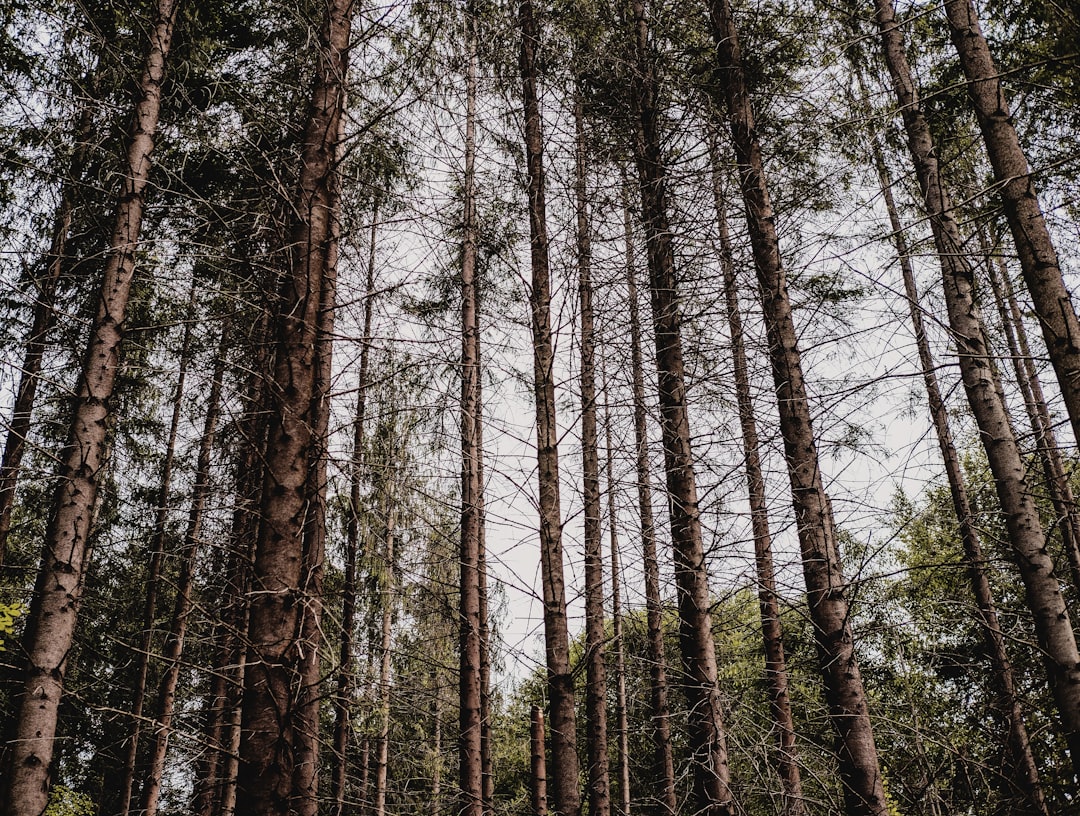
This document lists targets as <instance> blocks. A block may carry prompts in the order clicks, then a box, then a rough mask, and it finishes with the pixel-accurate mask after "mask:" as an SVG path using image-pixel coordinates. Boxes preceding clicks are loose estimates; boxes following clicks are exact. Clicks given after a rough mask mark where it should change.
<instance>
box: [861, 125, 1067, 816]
mask: <svg viewBox="0 0 1080 816" xmlns="http://www.w3.org/2000/svg"><path fill="white" fill-rule="evenodd" d="M873 147H874V162H875V165H876V166H877V172H878V177H879V179H880V181H881V192H882V196H883V198H884V200H885V209H886V210H887V211H888V214H889V226H890V227H891V229H892V234H893V241H894V243H895V245H896V254H897V258H898V259H899V261H900V270H901V273H902V275H903V278H904V291H905V293H906V295H907V301H908V309H909V311H910V313H911V323H912V327H913V329H914V334H915V344H916V346H917V347H918V350H919V362H920V365H921V367H922V374H923V383H924V384H925V386H926V397H927V402H928V403H929V407H930V417H931V419H932V420H933V423H934V432H935V434H936V436H937V441H938V448H939V449H940V450H941V458H942V460H943V461H944V463H945V474H946V477H947V478H948V480H949V493H950V495H951V496H952V503H953V510H954V512H955V513H956V520H957V524H958V525H959V528H960V542H961V545H962V546H963V549H964V562H965V564H966V566H967V573H968V580H969V582H970V583H971V590H972V593H973V594H974V596H975V606H976V608H977V609H978V620H979V624H980V625H981V627H982V632H983V637H984V640H985V643H986V648H987V653H988V655H989V657H990V664H991V666H992V668H993V671H994V685H995V686H996V691H997V694H998V695H999V697H1000V701H999V706H1000V709H1001V711H1002V713H1003V714H1004V715H1005V718H1006V721H1007V723H1008V731H1009V735H1008V745H1009V750H1010V754H1011V756H1010V758H1009V760H1010V762H1011V763H1012V764H1013V768H1012V778H1011V779H1009V780H1008V783H1009V789H1008V791H1007V792H1008V793H1009V794H1011V795H1012V796H1013V797H1015V798H1016V799H1017V800H1020V801H1024V802H1025V804H1026V806H1027V807H1026V809H1025V810H1024V811H1023V812H1024V813H1031V814H1039V816H1048V812H1047V810H1046V801H1045V799H1044V797H1043V791H1042V786H1041V784H1040V782H1039V771H1038V766H1037V765H1036V763H1035V757H1034V755H1033V754H1032V751H1031V741H1030V740H1029V738H1028V732H1027V726H1026V725H1025V723H1024V715H1023V710H1022V709H1021V707H1020V700H1019V697H1018V696H1017V690H1016V679H1015V676H1014V674H1013V669H1012V663H1011V662H1010V661H1009V655H1008V652H1007V651H1006V648H1005V637H1004V635H1003V633H1002V631H1001V625H1000V623H999V622H998V615H997V606H996V604H995V603H994V597H993V594H992V593H991V590H990V581H989V579H988V578H987V574H986V569H987V562H986V557H985V555H984V554H983V549H982V542H981V541H980V540H979V533H978V530H977V529H976V527H975V517H974V514H973V513H972V510H971V502H970V501H969V499H968V493H967V486H966V485H965V484H964V476H963V471H962V469H961V467H960V458H959V456H957V453H956V446H955V445H954V444H953V439H952V432H951V430H950V429H949V413H948V409H947V408H946V406H945V400H944V399H943V398H942V396H941V389H940V387H939V386H938V380H937V369H936V368H935V366H934V358H933V357H932V356H931V354H930V344H929V342H928V341H927V337H926V328H925V327H924V325H923V318H922V308H921V307H920V305H919V293H918V290H917V289H916V287H915V271H914V269H912V266H911V254H910V252H909V251H908V246H907V240H906V239H905V238H904V226H903V224H902V223H901V221H900V214H899V211H898V210H897V207H896V202H895V201H894V199H893V194H892V180H891V179H890V178H889V172H888V167H887V166H886V164H885V157H884V155H883V153H882V149H881V145H880V143H879V142H878V140H877V139H876V138H875V139H874V144H873Z"/></svg>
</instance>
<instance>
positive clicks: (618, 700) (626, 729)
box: [600, 357, 630, 816]
mask: <svg viewBox="0 0 1080 816" xmlns="http://www.w3.org/2000/svg"><path fill="white" fill-rule="evenodd" d="M602 360H603V358H602V357H601V361H602ZM601 369H603V365H601ZM600 378H601V380H602V381H603V383H604V434H605V437H606V439H605V444H606V447H605V450H604V452H605V462H604V465H605V472H606V475H607V488H608V489H607V510H608V525H609V528H608V532H609V534H610V540H611V645H612V646H613V647H614V650H615V720H616V729H617V733H618V737H619V811H620V816H630V724H629V717H628V714H627V707H626V656H625V650H624V648H623V634H622V633H623V629H622V599H621V592H620V586H619V569H620V568H619V532H618V527H617V524H618V514H617V513H616V511H615V477H614V474H613V472H612V470H613V468H612V458H613V457H612V450H613V449H612V444H611V406H610V405H609V404H608V383H607V377H606V376H605V375H604V373H603V371H601V377H600Z"/></svg>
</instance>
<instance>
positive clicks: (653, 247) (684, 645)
mask: <svg viewBox="0 0 1080 816" xmlns="http://www.w3.org/2000/svg"><path fill="white" fill-rule="evenodd" d="M633 14H634V20H633V22H634V33H635V57H636V64H637V70H636V72H635V75H634V79H633V83H634V87H633V91H632V92H633V95H634V104H635V107H636V110H635V113H636V116H637V131H636V138H635V140H634V144H635V153H636V158H637V166H638V179H639V182H640V187H641V204H642V214H643V220H644V225H645V240H646V246H647V250H648V267H649V284H650V286H649V288H650V292H651V303H652V318H653V330H654V333H655V339H656V368H657V379H658V389H659V397H660V421H661V422H660V424H661V432H662V437H663V441H664V466H665V470H666V473H667V490H668V502H669V507H670V510H671V543H672V548H673V550H674V555H675V583H676V587H677V590H678V599H679V647H680V651H681V653H682V662H683V677H682V678H681V684H682V686H683V688H684V689H685V693H686V698H687V703H688V705H689V709H690V721H689V724H688V726H689V727H688V742H689V749H690V753H691V762H692V765H693V775H694V785H693V800H694V804H695V807H696V808H697V810H698V811H699V812H700V813H702V814H704V816H726V814H733V813H734V812H735V804H734V801H733V799H732V793H731V787H730V770H729V768H728V757H727V744H726V737H725V734H724V719H723V711H722V709H721V705H720V689H719V687H718V686H717V666H716V648H715V644H714V642H713V633H712V615H711V613H710V609H711V606H712V599H711V597H710V595H709V584H708V570H707V568H706V565H705V550H704V545H703V541H702V534H701V517H700V511H699V508H698V499H697V481H696V477H695V474H694V454H693V450H692V446H691V441H690V439H691V437H690V420H689V416H688V413H687V394H686V382H685V374H684V366H683V356H682V339H681V331H682V315H681V314H680V310H679V302H678V280H677V277H676V271H675V252H674V248H673V246H672V243H671V227H670V225H669V223H668V216H667V206H668V204H667V190H666V184H667V179H666V175H667V169H666V167H665V165H664V160H663V156H662V155H661V149H660V127H659V121H658V119H659V115H660V111H659V109H658V107H657V105H658V102H657V94H658V85H659V82H658V79H657V76H656V71H655V66H654V65H653V59H652V54H651V47H650V44H649V41H648V24H647V22H646V17H645V4H644V2H643V0H634V3H633Z"/></svg>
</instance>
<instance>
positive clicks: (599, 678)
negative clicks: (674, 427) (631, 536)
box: [574, 90, 611, 816]
mask: <svg viewBox="0 0 1080 816" xmlns="http://www.w3.org/2000/svg"><path fill="white" fill-rule="evenodd" d="M574 132H575V135H576V140H575V150H574V154H575V162H574V197H575V209H576V220H577V263H578V300H579V304H580V309H581V460H582V462H581V471H582V481H583V491H582V492H583V495H584V511H585V717H586V720H585V743H586V745H587V746H588V749H587V750H588V760H587V761H588V769H587V773H588V780H587V785H588V805H589V814H590V816H610V813H611V790H610V787H611V781H610V778H609V776H610V772H609V766H608V735H607V669H606V668H605V659H606V654H607V635H606V633H605V631H604V557H603V547H602V540H603V535H602V531H601V529H600V512H601V510H600V455H599V452H598V450H597V447H598V446H597V436H596V359H595V358H596V350H595V339H594V335H595V331H594V328H593V306H592V299H593V288H592V269H591V266H592V246H591V241H590V237H589V204H588V201H589V199H588V190H587V185H586V181H587V168H586V157H585V151H586V150H587V148H586V145H585V111H584V107H583V103H582V99H581V92H580V90H577V91H576V92H575V94H574Z"/></svg>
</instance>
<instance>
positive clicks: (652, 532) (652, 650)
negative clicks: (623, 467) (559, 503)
mask: <svg viewBox="0 0 1080 816" xmlns="http://www.w3.org/2000/svg"><path fill="white" fill-rule="evenodd" d="M626 186H627V185H625V184H624V189H626ZM623 230H624V234H625V242H626V283H627V291H626V302H627V304H628V306H629V313H630V373H631V379H632V385H633V389H632V390H633V401H634V465H635V472H636V474H637V494H638V518H639V520H640V523H641V552H642V566H643V568H644V573H645V614H646V625H647V628H648V636H649V672H650V681H651V682H650V683H649V709H650V712H651V714H652V716H651V718H650V719H651V722H652V738H653V763H652V770H651V773H650V777H651V778H652V779H654V780H655V783H656V789H657V790H656V794H655V796H654V797H653V806H652V808H650V810H651V812H652V813H653V814H654V816H674V814H675V811H676V808H677V806H678V802H677V800H676V798H675V760H674V758H673V756H672V750H671V707H670V705H669V703H668V682H667V658H666V656H665V653H664V605H663V600H662V599H661V597H660V564H659V562H658V560H657V554H656V522H655V519H654V516H653V506H652V484H651V476H650V473H649V470H650V468H649V431H648V425H647V418H648V410H647V408H646V405H645V372H644V363H643V361H642V351H641V342H642V341H641V318H640V316H639V309H638V290H637V283H636V281H635V277H636V274H635V270H634V229H633V218H632V215H631V211H630V202H629V196H627V200H625V201H624V202H623Z"/></svg>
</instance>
